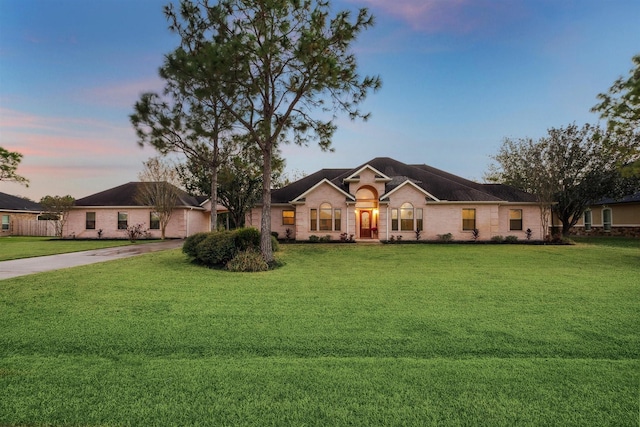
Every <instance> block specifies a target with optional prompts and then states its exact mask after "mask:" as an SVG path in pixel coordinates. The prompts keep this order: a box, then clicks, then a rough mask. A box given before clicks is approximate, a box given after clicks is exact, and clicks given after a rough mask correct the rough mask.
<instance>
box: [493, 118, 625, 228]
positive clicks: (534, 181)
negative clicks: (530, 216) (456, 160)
mask: <svg viewBox="0 0 640 427" xmlns="http://www.w3.org/2000/svg"><path fill="white" fill-rule="evenodd" d="M628 145H629V141H628V139H627V138H624V137H621V136H620V134H616V133H614V132H606V131H603V130H601V129H599V128H597V127H594V126H591V125H588V124H587V125H584V126H583V127H578V126H577V125H575V124H572V125H569V126H567V127H565V128H551V129H549V131H548V136H546V137H543V138H540V139H539V140H538V141H534V140H532V139H530V138H525V139H509V138H506V139H505V140H504V142H503V144H502V146H501V147H500V149H499V151H498V154H496V155H495V156H492V158H493V160H494V161H495V162H496V164H494V165H492V166H491V167H490V170H489V173H488V174H487V175H485V179H486V180H488V181H492V182H501V183H504V184H509V185H512V186H514V187H517V188H520V189H521V190H524V191H527V192H530V193H533V194H535V195H536V196H537V198H538V201H539V202H540V206H541V215H545V214H547V212H548V211H549V209H552V210H553V212H555V214H556V215H557V216H558V218H559V219H560V221H561V222H562V234H563V235H564V236H566V235H568V234H569V231H570V229H571V227H573V226H574V225H575V224H576V223H577V221H578V220H579V219H580V218H581V216H582V214H583V213H584V211H585V209H586V208H587V207H588V206H589V204H591V203H593V202H595V201H597V200H600V199H602V198H604V197H616V196H618V195H621V193H622V192H623V191H624V190H625V188H624V187H623V184H624V183H625V181H624V180H623V178H622V176H621V174H620V170H619V168H618V164H619V158H620V156H621V155H622V154H621V153H624V152H625V151H626V147H627V146H628ZM547 217H548V215H547ZM544 225H545V226H546V223H544ZM545 230H546V227H545Z"/></svg>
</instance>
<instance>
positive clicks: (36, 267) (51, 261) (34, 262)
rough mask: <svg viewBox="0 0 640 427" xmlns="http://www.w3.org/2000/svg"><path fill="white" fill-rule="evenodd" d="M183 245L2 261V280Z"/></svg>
mask: <svg viewBox="0 0 640 427" xmlns="http://www.w3.org/2000/svg"><path fill="white" fill-rule="evenodd" d="M183 243H184V240H180V239H178V240H165V241H163V242H157V243H156V242H154V243H143V244H138V245H131V246H120V247H116V248H105V249H94V250H91V251H83V252H72V253H68V254H59V255H48V256H40V257H35V258H23V259H15V260H11V261H2V262H0V280H2V279H9V278H11V277H18V276H26V275H27V274H34V273H42V272H43V271H51V270H59V269H61V268H68V267H77V266H79V265H87V264H95V263H97V262H104V261H111V260H114V259H120V258H127V257H131V256H135V255H140V254H146V253H149V252H157V251H164V250H167V249H175V248H179V247H182V244H183Z"/></svg>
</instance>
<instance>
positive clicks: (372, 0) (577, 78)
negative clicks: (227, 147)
mask: <svg viewBox="0 0 640 427" xmlns="http://www.w3.org/2000/svg"><path fill="white" fill-rule="evenodd" d="M166 3H167V1H166V0H55V1H54V0H38V1H36V0H0V146H3V147H4V148H6V149H8V150H10V151H18V152H20V153H22V154H23V155H24V158H23V161H22V163H21V165H20V167H19V169H18V173H19V174H20V175H22V176H25V177H26V178H28V179H29V180H30V181H31V183H30V186H29V188H25V187H24V186H20V185H17V184H12V183H5V182H0V191H1V192H4V193H9V194H14V195H19V196H26V197H29V198H31V199H33V200H36V201H38V200H40V198H41V197H43V196H45V195H66V194H70V195H72V196H73V197H75V198H81V197H84V196H87V195H90V194H93V193H95V192H98V191H102V190H105V189H108V188H111V187H114V186H117V185H120V184H124V183H126V182H129V181H135V180H137V175H138V173H139V172H140V171H141V169H142V162H143V161H145V160H146V159H148V158H149V157H152V156H154V155H155V152H154V151H153V150H152V149H150V148H145V149H141V148H140V147H139V146H138V144H137V139H136V136H135V134H134V131H133V129H132V127H131V125H130V123H129V118H128V116H129V114H131V113H132V110H133V104H134V103H135V101H136V100H137V99H138V98H139V96H140V94H141V93H143V92H146V91H156V92H160V91H161V89H162V86H163V84H162V81H161V80H160V78H159V77H158V73H157V70H158V68H159V67H160V66H161V64H162V60H163V55H164V54H166V53H168V52H170V51H171V50H173V49H174V48H175V47H177V45H178V40H177V39H176V37H175V36H174V35H173V34H171V33H170V32H169V31H168V29H167V22H166V19H165V17H164V15H163V13H162V6H163V5H164V4H166ZM332 7H333V9H334V10H341V9H345V8H350V9H356V8H359V7H369V8H370V10H371V11H372V12H373V14H374V15H375V16H376V22H377V23H376V25H375V26H374V27H373V28H372V29H370V30H369V31H368V32H366V33H364V34H363V35H362V36H361V38H360V39H359V40H358V43H357V44H356V45H355V52H356V54H357V58H358V61H359V65H360V71H361V73H362V74H363V75H364V74H369V75H371V74H379V75H380V76H381V78H382V80H383V87H382V89H381V90H380V91H379V92H377V93H375V94H372V95H371V96H370V97H369V98H368V99H367V101H366V103H365V104H364V105H363V107H362V109H363V110H364V111H370V112H371V113H372V117H371V119H370V120H369V121H368V122H366V123H363V122H351V121H349V119H348V118H347V117H341V118H340V120H339V121H338V126H339V130H338V132H337V133H336V135H335V137H334V143H333V147H334V148H335V152H334V153H325V152H322V151H321V150H320V149H319V148H318V147H317V146H310V147H306V148H299V147H293V146H288V145H285V146H282V153H283V155H284V157H285V158H286V161H287V171H288V172H289V173H297V174H300V173H312V172H314V171H316V170H318V169H321V168H346V167H355V166H357V165H360V164H361V163H364V162H366V161H367V160H369V159H371V158H374V157H380V156H385V157H392V158H395V159H397V160H399V161H402V162H405V163H412V164H415V163H425V164H428V165H431V166H434V167H436V168H440V169H443V170H445V171H447V172H451V173H454V174H457V175H460V176H463V177H465V178H469V179H476V180H480V179H481V178H482V175H483V174H484V172H485V171H486V170H487V167H488V165H489V163H490V158H489V156H490V155H492V154H495V153H496V151H497V149H498V147H499V146H500V145H501V142H502V140H503V138H505V137H515V138H518V137H532V138H539V137H541V136H543V135H545V134H546V131H547V129H548V128H549V127H559V126H566V125H568V124H570V123H573V122H576V123H577V124H579V125H581V124H583V123H585V122H589V123H598V120H599V119H598V116H597V115H596V114H594V113H590V109H591V107H593V106H594V105H595V104H596V102H597V98H596V96H597V94H598V93H600V92H606V91H607V90H608V88H609V87H610V86H611V84H612V83H613V81H614V80H615V79H616V78H618V77H619V76H627V75H628V72H629V70H630V69H631V67H632V63H631V58H632V56H633V55H635V54H638V53H640V1H638V0H548V1H547V0H393V1H391V0H342V1H333V2H332Z"/></svg>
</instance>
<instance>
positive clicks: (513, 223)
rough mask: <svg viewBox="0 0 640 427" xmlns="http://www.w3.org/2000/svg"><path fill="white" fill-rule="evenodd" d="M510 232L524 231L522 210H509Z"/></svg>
mask: <svg viewBox="0 0 640 427" xmlns="http://www.w3.org/2000/svg"><path fill="white" fill-rule="evenodd" d="M509 230H522V209H509Z"/></svg>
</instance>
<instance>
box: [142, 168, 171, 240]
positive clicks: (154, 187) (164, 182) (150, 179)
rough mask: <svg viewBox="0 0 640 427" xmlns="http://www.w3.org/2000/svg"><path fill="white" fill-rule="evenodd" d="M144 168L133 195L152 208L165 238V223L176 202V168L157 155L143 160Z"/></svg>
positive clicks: (167, 221)
mask: <svg viewBox="0 0 640 427" xmlns="http://www.w3.org/2000/svg"><path fill="white" fill-rule="evenodd" d="M143 165H144V169H143V170H142V172H140V173H139V174H138V179H139V180H140V181H142V185H141V186H140V187H139V188H138V193H137V194H136V195H135V198H136V200H137V201H138V202H139V203H140V204H143V205H145V206H150V207H151V208H153V211H154V213H155V214H156V215H157V216H158V222H159V223H160V234H161V239H162V240H164V238H165V231H166V229H167V224H169V220H170V219H171V215H172V214H173V210H174V209H175V207H176V205H177V203H178V188H177V187H176V186H175V185H176V184H177V183H178V174H177V172H176V169H175V168H174V167H173V166H171V165H169V164H168V163H166V162H163V161H162V159H160V158H159V157H152V158H150V159H149V160H147V161H146V162H143Z"/></svg>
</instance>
